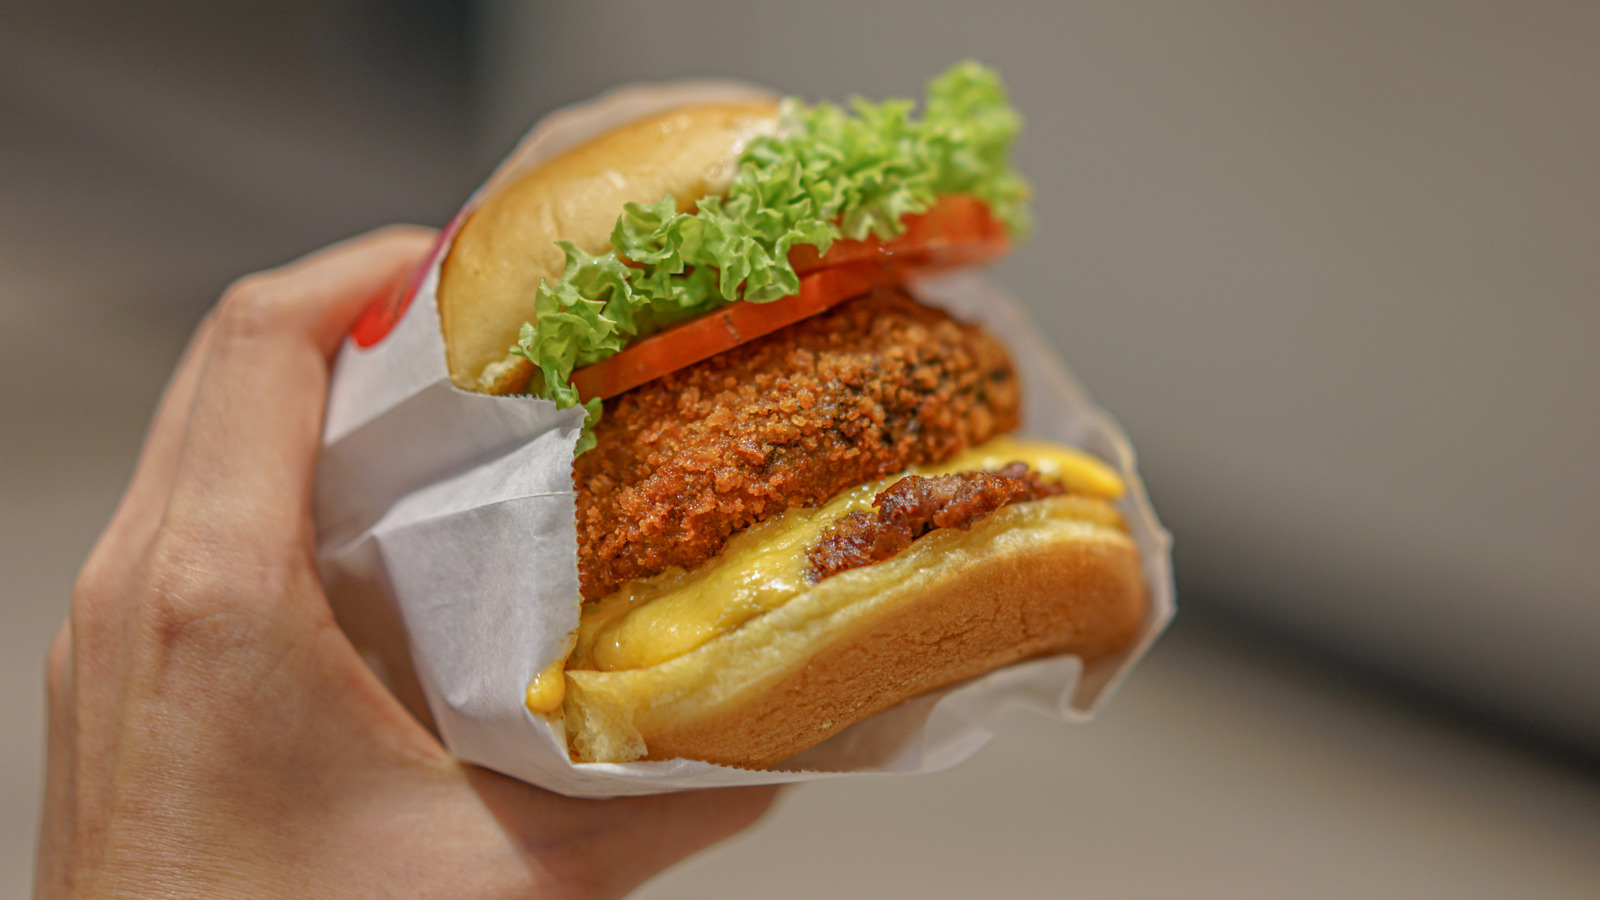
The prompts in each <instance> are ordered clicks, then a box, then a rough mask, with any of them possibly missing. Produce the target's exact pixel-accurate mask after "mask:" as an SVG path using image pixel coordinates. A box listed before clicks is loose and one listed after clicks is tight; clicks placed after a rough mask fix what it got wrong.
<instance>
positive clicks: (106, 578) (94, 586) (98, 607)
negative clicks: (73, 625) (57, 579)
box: [72, 547, 127, 621]
mask: <svg viewBox="0 0 1600 900" xmlns="http://www.w3.org/2000/svg"><path fill="white" fill-rule="evenodd" d="M126 589H127V585H126V584H125V582H124V579H123V577H122V573H121V571H120V569H119V567H118V566H116V565H115V564H114V562H113V561H112V559H111V558H110V556H109V554H107V553H106V552H105V551H104V549H103V548H100V547H97V548H95V550H94V551H93V552H91V553H90V554H89V558H88V559H86V560H84V563H83V568H82V569H79V570H78V579H77V581H76V582H74V583H73V586H72V618H73V619H78V620H83V621H96V620H99V619H101V618H104V617H105V616H106V614H107V612H108V611H109V610H110V609H111V608H112V607H114V606H116V605H117V604H118V603H119V602H120V600H121V597H122V595H123V594H124V593H125V591H126Z"/></svg>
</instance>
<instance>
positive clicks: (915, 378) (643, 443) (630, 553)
mask: <svg viewBox="0 0 1600 900" xmlns="http://www.w3.org/2000/svg"><path fill="white" fill-rule="evenodd" d="M1019 406H1020V397H1019V391H1018V385H1017V379H1016V374H1015V372H1014V371H1013V370H1012V367H1011V360H1010V357H1009V356H1007V354H1006V351H1005V348H1003V347H1002V346H1001V345H1000V343H999V342H998V341H996V340H995V339H994V338H993V337H991V336H990V335H989V334H987V333H986V332H984V331H982V330H981V329H979V328H977V327H976V326H972V325H964V324H961V323H959V322H956V321H955V320H953V319H951V318H950V317H949V316H948V315H946V314H945V313H943V312H941V311H938V310H934V309H930V308H928V307H925V306H922V305H921V304H919V303H917V302H916V301H914V300H912V299H911V298H910V297H909V296H908V295H906V294H905V293H903V292H901V291H898V290H882V291H879V292H877V293H875V294H871V295H867V296H864V297H860V298H857V299H855V300H851V301H849V302H846V303H844V304H841V305H839V306H837V307H835V308H834V309H832V310H830V311H828V312H826V313H823V314H821V315H817V316H812V317H811V318H808V319H805V320H804V321H801V322H798V323H796V324H794V325H791V326H789V327H788V328H784V329H782V330H780V331H776V332H774V333H772V334H770V335H768V336H766V337H764V338H760V339H758V340H755V341H752V342H750V343H748V344H745V345H743V346H741V347H739V348H737V349H734V350H731V351H728V352H726V353H722V354H719V355H717V356H714V357H712V358H711V359H708V360H706V361H704V362H701V363H698V364H696V365H693V366H690V367H688V368H685V369H680V370H678V371H676V372H673V373H671V374H669V375H666V376H664V377H662V378H659V379H657V380H655V381H653V382H650V383H649V384H646V385H643V386H641V387H639V388H636V389H634V390H632V391H629V392H628V393H625V394H623V395H621V396H619V397H617V398H615V399H614V400H610V401H607V403H606V409H605V416H604V418H602V419H601V421H600V424H599V426H598V427H597V428H596V429H595V437H596V439H597V441H598V444H597V446H596V447H595V448H594V449H593V450H590V451H589V452H587V453H585V454H583V455H582V456H579V457H578V459H577V462H576V463H575V464H574V480H575V483H576V485H577V489H578V498H577V506H578V517H577V521H578V572H579V578H580V582H581V585H582V592H583V597H584V599H585V600H596V599H599V598H600V597H604V596H605V595H607V594H609V593H611V592H612V591H614V590H616V589H617V588H619V587H621V586H622V585H623V584H625V583H627V582H628V581H631V580H633V579H635V578H642V577H646V576H649V575H655V574H658V573H660V572H663V571H665V570H666V569H668V568H669V567H672V566H680V567H682V568H685V569H692V568H694V567H696V566H699V565H701V564H702V563H705V562H707V561H708V560H710V559H711V558H712V557H714V556H716V555H717V554H718V553H719V552H721V550H722V548H723V545H724V544H726V543H727V540H728V537H729V536H730V535H732V534H733V533H734V532H736V531H739V530H740V529H743V528H745V527H747V526H749V525H752V524H755V523H756V522H760V521H763V520H765V519H768V518H771V517H772V516H775V515H777V514H779V513H781V512H783V511H784V510H786V509H789V508H790V507H793V506H806V505H816V504H819V503H823V502H825V501H827V500H828V499H829V498H831V497H832V496H834V495H835V494H837V493H839V492H840V491H842V490H844V489H846V488H850V487H854V486H855V485H858V484H861V483H862V482H865V481H869V480H872V479H875V478H881V477H883V476H885V475H891V474H893V473H895V472H898V471H900V470H901V469H904V468H905V467H906V466H908V465H912V464H917V463H927V462H937V461H941V460H944V459H948V458H949V457H951V456H954V455H955V454H956V453H958V452H960V451H961V450H963V449H965V448H966V447H968V446H970V445H972V444H976V443H980V442H982V441H985V440H988V439H989V438H991V437H993V436H995V435H997V434H1001V433H1004V432H1007V431H1011V430H1012V429H1014V428H1016V427H1017V424H1018V418H1019Z"/></svg>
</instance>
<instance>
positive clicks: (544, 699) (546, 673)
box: [523, 658, 567, 715]
mask: <svg viewBox="0 0 1600 900" xmlns="http://www.w3.org/2000/svg"><path fill="white" fill-rule="evenodd" d="M566 668H567V661H566V659H564V658H563V659H558V660H556V661H555V662H553V663H551V664H550V665H548V666H545V667H544V668H543V669H540V670H539V674H537V675H535V676H533V680H532V681H530V682H528V695H527V697H526V698H525V699H524V701H523V702H524V703H526V704H527V705H528V710H529V711H530V712H532V713H534V714H536V715H548V714H550V713H553V712H555V711H556V710H559V709H560V708H561V703H562V701H564V700H566V699H567V678H566V675H565V672H566Z"/></svg>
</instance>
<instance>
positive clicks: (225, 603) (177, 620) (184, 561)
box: [139, 527, 289, 648]
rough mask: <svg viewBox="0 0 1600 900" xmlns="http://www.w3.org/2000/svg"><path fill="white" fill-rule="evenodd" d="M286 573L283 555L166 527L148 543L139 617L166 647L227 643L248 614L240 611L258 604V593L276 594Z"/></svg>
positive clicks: (285, 578)
mask: <svg viewBox="0 0 1600 900" xmlns="http://www.w3.org/2000/svg"><path fill="white" fill-rule="evenodd" d="M288 578H289V569H288V562H287V560H282V559H273V558H268V557H262V556H260V555H259V554H253V553H250V552H248V551H241V550H240V549H238V548H237V547H234V546H231V545H229V544H224V543H222V542H220V541H215V540H210V539H208V538H207V537H205V536H204V535H203V534H199V533H192V532H189V533H185V532H184V531H180V530H179V529H176V528H172V527H168V528H164V529H163V530H162V532H161V533H160V534H159V535H158V536H157V538H156V540H155V542H154V544H153V545H152V548H151V552H150V556H149V562H148V574H147V585H146V587H145V596H144V597H143V599H142V600H141V602H140V608H139V618H140V621H141V623H142V624H143V625H144V626H145V627H146V628H147V629H148V630H149V633H150V634H151V635H152V636H153V637H155V638H156V639H157V640H158V641H159V643H160V644H162V645H163V646H166V647H168V648H171V647H176V646H178V645H180V644H186V643H196V642H197V643H200V644H202V645H212V644H215V643H216V642H217V641H218V640H223V641H227V642H231V641H232V640H233V638H234V637H235V636H236V634H237V630H238V627H239V623H240V621H247V620H248V619H249V618H250V617H249V616H248V615H243V616H242V615H241V614H243V613H246V612H247V611H248V610H249V609H251V608H252V607H254V606H257V605H259V603H258V601H257V599H256V598H260V597H271V596H280V595H281V594H282V593H283V592H284V590H285V588H286V585H287V581H288Z"/></svg>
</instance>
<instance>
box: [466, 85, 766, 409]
mask: <svg viewBox="0 0 1600 900" xmlns="http://www.w3.org/2000/svg"><path fill="white" fill-rule="evenodd" d="M776 125H777V107H776V105H775V104H772V103H755V104H708V105H700V106H686V107H681V108H679V109H675V110H671V111H669V112H666V113H663V114H661V115H657V116H652V117H650V118H647V119H641V120H639V121H636V122H633V123H631V124H629V125H626V126H624V127H622V128H619V129H616V130H615V131H611V132H608V133H606V134H603V135H601V136H600V137H598V138H596V139H594V140H592V141H590V142H588V143H586V144H581V145H579V146H577V147H574V148H572V149H570V150H568V151H566V152H564V153H562V154H561V155H559V156H557V157H555V158H554V159H552V160H550V161H548V162H546V163H544V164H543V165H541V166H538V167H536V168H534V169H532V170H530V171H529V172H527V173H525V174H524V175H522V176H521V177H520V178H518V179H517V180H515V181H513V182H512V183H511V184H509V185H507V186H506V187H505V188H503V189H502V190H500V191H498V192H497V193H495V194H494V196H492V197H490V198H489V199H488V200H486V201H485V202H484V203H483V205H482V206H480V207H479V208H478V209H477V210H476V211H475V212H473V213H472V216H471V217H470V218H469V219H468V220H467V222H466V224H465V225H463V226H462V228H461V231H460V233H459V234H457V235H456V239H455V243H454V245H453V246H452V247H451V250H450V255H449V256H448V257H447V258H446V259H445V261H444V266H443V268H442V269H441V271H440V275H439V317H440V319H441V323H442V325H443V328H444V339H445V346H446V348H447V349H446V352H447V355H448V358H449V365H450V377H451V379H452V380H454V381H455V383H456V384H457V385H458V386H460V387H462V388H463V389H466V390H476V391H488V392H490V393H505V392H508V391H513V390H520V389H522V387H523V385H525V384H526V383H527V379H528V375H529V374H530V371H531V364H530V363H528V362H527V361H526V360H523V359H521V358H520V357H515V356H511V355H510V354H509V352H508V351H509V349H510V348H511V347H512V346H513V345H515V344H516V342H517V336H518V331H519V330H520V329H521V327H522V323H523V322H527V321H531V320H532V319H533V317H534V309H533V299H534V292H535V290H536V289H537V288H538V286H539V282H540V281H541V280H542V279H545V278H550V279H552V280H553V279H555V278H557V277H559V276H560V275H561V271H562V268H563V266H564V262H565V259H564V257H563V254H562V252H561V248H560V247H557V246H556V241H563V240H564V241H571V242H572V243H573V244H575V245H577V246H578V247H579V248H580V249H582V250H584V251H585V252H587V253H600V252H603V251H604V250H606V249H607V248H608V247H609V246H610V241H611V229H612V227H613V226H614V225H615V224H616V221H617V217H618V216H619V215H621V214H622V208H623V205H624V204H627V203H654V202H656V201H657V200H660V199H661V198H662V197H665V196H667V195H668V194H671V195H672V196H673V197H675V198H676V199H677V202H678V207H679V209H680V210H684V211H687V210H689V209H693V208H694V205H695V203H696V201H698V200H699V199H700V198H701V197H703V196H705V195H707V194H710V193H721V192H722V191H724V190H726V189H727V186H728V184H729V182H731V181H732V179H733V175H734V164H735V162H736V160H737V159H738V156H739V154H740V153H742V152H743V150H744V147H745V144H746V143H747V142H748V141H749V140H750V139H751V138H753V137H755V136H756V135H759V134H763V133H769V132H771V131H772V130H773V129H774V128H776Z"/></svg>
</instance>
